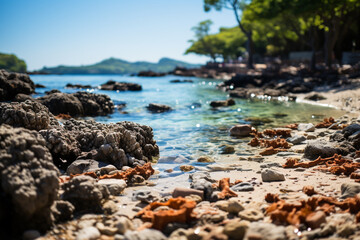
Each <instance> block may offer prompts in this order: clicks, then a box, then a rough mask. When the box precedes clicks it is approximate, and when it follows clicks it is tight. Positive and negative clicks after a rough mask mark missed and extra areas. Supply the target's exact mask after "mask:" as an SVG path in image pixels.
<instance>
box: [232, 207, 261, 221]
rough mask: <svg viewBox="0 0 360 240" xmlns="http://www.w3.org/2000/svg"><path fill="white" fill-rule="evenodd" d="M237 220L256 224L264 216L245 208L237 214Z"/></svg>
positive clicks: (258, 211)
mask: <svg viewBox="0 0 360 240" xmlns="http://www.w3.org/2000/svg"><path fill="white" fill-rule="evenodd" d="M238 216H239V218H240V219H242V220H246V221H249V222H256V221H259V220H262V219H263V218H264V214H263V213H262V212H261V211H260V210H259V209H255V208H246V209H244V210H243V211H241V212H239V214H238Z"/></svg>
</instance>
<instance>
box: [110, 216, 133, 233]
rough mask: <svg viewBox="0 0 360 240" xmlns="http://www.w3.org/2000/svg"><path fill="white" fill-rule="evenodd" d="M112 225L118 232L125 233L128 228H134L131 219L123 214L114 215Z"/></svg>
mask: <svg viewBox="0 0 360 240" xmlns="http://www.w3.org/2000/svg"><path fill="white" fill-rule="evenodd" d="M114 226H115V227H116V228H117V229H118V232H119V233H120V234H124V233H126V231H129V230H135V228H134V225H133V223H132V222H131V220H130V219H129V218H127V217H125V216H116V221H115V224H114Z"/></svg>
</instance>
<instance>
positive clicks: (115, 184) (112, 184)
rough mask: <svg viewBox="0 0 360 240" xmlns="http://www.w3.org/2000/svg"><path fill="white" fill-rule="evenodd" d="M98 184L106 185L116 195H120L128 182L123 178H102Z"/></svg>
mask: <svg viewBox="0 0 360 240" xmlns="http://www.w3.org/2000/svg"><path fill="white" fill-rule="evenodd" d="M96 184H97V185H102V186H104V187H106V188H107V190H108V191H109V193H110V194H111V195H114V196H118V195H120V194H121V193H122V192H123V191H124V189H125V188H126V182H125V181H124V180H122V179H100V180H99V181H98V182H97V183H96Z"/></svg>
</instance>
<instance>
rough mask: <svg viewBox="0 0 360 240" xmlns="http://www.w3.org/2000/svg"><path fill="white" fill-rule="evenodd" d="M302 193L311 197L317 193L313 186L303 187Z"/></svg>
mask: <svg viewBox="0 0 360 240" xmlns="http://www.w3.org/2000/svg"><path fill="white" fill-rule="evenodd" d="M302 191H303V193H305V194H306V195H308V196H312V195H314V194H316V193H317V192H316V191H315V189H314V187H313V186H304V187H303V189H302Z"/></svg>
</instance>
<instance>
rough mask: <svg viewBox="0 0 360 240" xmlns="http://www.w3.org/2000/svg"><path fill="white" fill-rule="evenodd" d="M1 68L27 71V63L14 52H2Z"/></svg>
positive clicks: (11, 70) (0, 57) (10, 70)
mask: <svg viewBox="0 0 360 240" xmlns="http://www.w3.org/2000/svg"><path fill="white" fill-rule="evenodd" d="M0 69H5V70H7V71H9V72H26V63H25V61H24V60H21V59H19V58H17V57H16V56H15V55H14V54H5V53H0Z"/></svg>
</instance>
